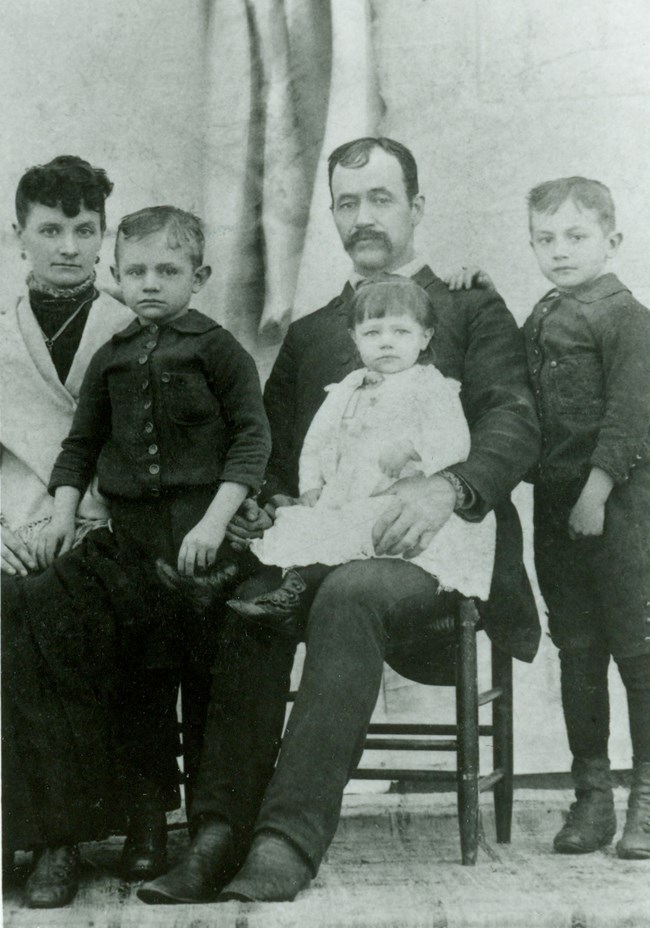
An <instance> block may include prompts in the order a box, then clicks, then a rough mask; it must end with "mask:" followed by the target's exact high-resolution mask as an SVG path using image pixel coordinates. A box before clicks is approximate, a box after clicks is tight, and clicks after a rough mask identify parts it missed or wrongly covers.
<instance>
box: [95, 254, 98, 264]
mask: <svg viewBox="0 0 650 928" xmlns="http://www.w3.org/2000/svg"><path fill="white" fill-rule="evenodd" d="M95 264H99V255H97V257H96V258H95Z"/></svg>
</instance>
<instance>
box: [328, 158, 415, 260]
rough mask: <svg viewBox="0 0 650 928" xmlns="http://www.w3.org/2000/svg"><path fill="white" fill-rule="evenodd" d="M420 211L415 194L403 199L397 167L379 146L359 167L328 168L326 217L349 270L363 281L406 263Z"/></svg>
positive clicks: (411, 255)
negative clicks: (328, 214)
mask: <svg viewBox="0 0 650 928" xmlns="http://www.w3.org/2000/svg"><path fill="white" fill-rule="evenodd" d="M423 207H424V197H422V196H421V195H420V194H417V195H416V196H415V197H414V198H413V200H412V201H410V200H409V199H408V197H407V195H406V186H405V184H404V175H403V173H402V166H401V164H400V163H399V161H398V160H397V158H395V157H393V155H389V154H387V153H386V152H385V151H383V149H381V148H373V150H372V151H371V153H370V157H369V159H368V163H367V164H365V165H363V167H358V168H346V167H342V166H341V165H340V164H337V166H336V167H335V168H334V172H333V174H332V215H333V216H334V222H335V223H336V228H337V230H338V233H339V235H340V236H341V241H342V242H343V247H344V248H345V250H346V251H347V252H348V254H349V255H350V257H351V258H352V262H353V264H354V268H355V270H356V271H357V272H358V273H360V274H363V275H364V276H365V277H372V275H373V274H377V273H380V272H382V271H394V270H396V269H397V268H399V267H401V266H402V265H404V264H406V263H407V262H408V261H410V260H412V258H413V257H414V244H413V235H414V230H415V227H416V225H417V224H418V222H419V221H420V219H421V217H422V210H423Z"/></svg>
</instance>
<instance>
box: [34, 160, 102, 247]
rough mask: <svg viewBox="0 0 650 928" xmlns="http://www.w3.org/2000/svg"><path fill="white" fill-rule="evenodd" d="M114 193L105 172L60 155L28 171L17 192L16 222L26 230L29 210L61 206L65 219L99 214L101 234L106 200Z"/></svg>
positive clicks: (82, 161)
mask: <svg viewBox="0 0 650 928" xmlns="http://www.w3.org/2000/svg"><path fill="white" fill-rule="evenodd" d="M112 189H113V184H112V183H111V182H110V180H109V179H108V175H107V174H106V171H103V170H102V169H101V168H94V167H93V166H92V165H91V164H89V163H88V162H87V161H84V160H83V159H82V158H78V157H77V156H76V155H59V156H58V157H57V158H53V159H52V161H49V162H48V163H47V164H37V165H35V166H34V167H33V168H29V169H28V170H27V171H25V173H24V174H23V176H22V177H21V178H20V181H19V183H18V189H17V190H16V218H17V220H18V225H19V226H20V227H21V229H22V228H24V227H25V223H26V222H27V216H28V215H29V209H30V206H31V205H32V204H33V203H42V204H43V206H52V207H56V206H60V207H61V209H62V210H63V212H64V214H65V215H66V216H69V217H72V216H77V215H78V214H79V212H80V211H81V209H82V208H83V207H85V208H86V209H89V210H92V211H93V212H96V213H99V217H100V227H101V230H102V232H103V231H104V230H105V228H106V210H105V205H104V204H105V202H106V198H107V197H108V195H109V194H110V192H111V190H112Z"/></svg>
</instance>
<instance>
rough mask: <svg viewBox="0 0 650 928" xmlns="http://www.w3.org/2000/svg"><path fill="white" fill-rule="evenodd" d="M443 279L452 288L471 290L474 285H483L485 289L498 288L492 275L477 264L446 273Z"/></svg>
mask: <svg viewBox="0 0 650 928" xmlns="http://www.w3.org/2000/svg"><path fill="white" fill-rule="evenodd" d="M442 280H443V281H444V282H445V283H446V284H447V286H448V287H449V289H450V290H471V289H472V287H481V288H482V289H483V290H496V287H495V286H494V281H493V280H492V278H491V277H490V275H489V274H487V273H486V272H485V271H482V270H481V268H480V267H476V265H471V266H470V267H461V268H459V269H458V270H457V271H452V272H451V273H450V274H445V275H444V276H443V277H442Z"/></svg>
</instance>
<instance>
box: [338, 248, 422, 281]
mask: <svg viewBox="0 0 650 928" xmlns="http://www.w3.org/2000/svg"><path fill="white" fill-rule="evenodd" d="M426 263H427V262H426V261H423V260H422V258H420V257H418V256H417V255H416V256H415V258H412V259H411V260H410V261H407V263H406V264H403V265H402V266H401V267H398V268H396V269H395V270H394V271H391V274H399V276H400V277H413V276H414V275H415V274H417V272H418V271H421V270H422V268H423V267H425V265H426ZM362 280H368V278H367V277H364V275H363V274H359V272H358V271H354V270H353V271H352V273H351V274H350V276H349V278H348V282H349V284H350V286H351V287H352V289H353V290H355V289H356V288H357V287H358V286H359V284H360V283H361V281H362Z"/></svg>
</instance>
